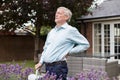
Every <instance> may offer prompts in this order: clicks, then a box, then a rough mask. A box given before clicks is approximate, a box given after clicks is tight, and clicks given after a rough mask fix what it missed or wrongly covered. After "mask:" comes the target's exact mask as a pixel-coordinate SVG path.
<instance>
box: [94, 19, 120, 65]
mask: <svg viewBox="0 0 120 80" xmlns="http://www.w3.org/2000/svg"><path fill="white" fill-rule="evenodd" d="M98 23H101V30H102V32H101V34H102V35H101V38H102V44H101V46H104V25H105V24H110V50H111V51H110V55H114V54H115V53H114V46H115V45H114V42H115V41H114V24H117V23H120V21H106V22H94V23H93V24H92V31H93V33H92V40H93V46H94V44H95V43H94V24H98ZM101 49H102V50H101V56H104V55H105V54H104V47H102V48H101ZM93 55H95V52H94V47H93ZM110 60H115V57H111V58H110ZM118 61H119V64H120V59H119V60H118Z"/></svg>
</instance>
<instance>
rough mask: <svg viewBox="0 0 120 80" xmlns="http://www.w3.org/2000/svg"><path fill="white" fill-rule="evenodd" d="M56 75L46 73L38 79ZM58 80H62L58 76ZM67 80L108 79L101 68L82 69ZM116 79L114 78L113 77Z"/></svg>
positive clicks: (48, 79)
mask: <svg viewBox="0 0 120 80" xmlns="http://www.w3.org/2000/svg"><path fill="white" fill-rule="evenodd" d="M55 78H56V76H55V75H54V74H52V75H49V74H48V73H46V75H45V76H43V77H41V78H40V79H39V80H55ZM58 80H62V79H61V78H59V79H58ZM67 80H110V78H109V77H108V75H107V73H106V72H105V71H103V70H101V69H100V70H94V69H92V70H90V71H83V72H80V73H78V74H76V75H75V76H71V77H68V78H67ZM114 80H116V79H114Z"/></svg>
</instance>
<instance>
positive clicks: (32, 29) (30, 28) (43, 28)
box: [25, 25, 52, 36]
mask: <svg viewBox="0 0 120 80" xmlns="http://www.w3.org/2000/svg"><path fill="white" fill-rule="evenodd" d="M51 29H52V28H51V26H49V25H47V26H44V25H43V26H41V29H40V32H39V34H40V35H41V36H46V35H47V34H48V33H49V31H50V30H51ZM25 30H27V31H28V32H29V33H31V34H32V35H36V33H35V31H36V27H34V26H32V25H30V26H27V27H26V28H25Z"/></svg>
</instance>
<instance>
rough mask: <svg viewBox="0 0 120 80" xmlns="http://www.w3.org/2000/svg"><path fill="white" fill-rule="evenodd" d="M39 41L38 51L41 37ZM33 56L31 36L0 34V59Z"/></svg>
mask: <svg viewBox="0 0 120 80" xmlns="http://www.w3.org/2000/svg"><path fill="white" fill-rule="evenodd" d="M40 41H41V42H40V44H39V45H40V51H42V47H43V44H44V41H43V40H42V39H41V40H40ZM33 58H34V37H33V36H23V35H21V36H20V35H19V36H17V35H14V36H10V35H5V36H3V35H2V36H0V61H12V60H33Z"/></svg>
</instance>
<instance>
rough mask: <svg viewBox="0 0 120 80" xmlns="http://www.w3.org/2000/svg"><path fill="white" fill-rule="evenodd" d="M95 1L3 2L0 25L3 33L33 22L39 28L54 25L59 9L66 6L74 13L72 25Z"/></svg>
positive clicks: (40, 0) (26, 0)
mask: <svg viewBox="0 0 120 80" xmlns="http://www.w3.org/2000/svg"><path fill="white" fill-rule="evenodd" d="M93 1H94V0H2V1H0V25H1V26H2V27H3V29H2V30H3V31H5V30H6V31H14V30H15V29H16V28H17V27H18V28H20V27H21V26H22V24H23V23H26V22H27V21H31V22H32V23H34V24H35V26H36V27H37V30H40V29H39V28H40V27H41V26H42V25H50V26H51V25H54V24H55V23H54V15H55V11H56V9H57V7H59V6H65V7H68V8H69V9H71V11H72V12H73V18H72V21H71V24H75V19H76V18H78V17H80V16H81V15H83V14H85V13H87V11H88V8H89V7H90V6H91V5H92V2H93Z"/></svg>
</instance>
